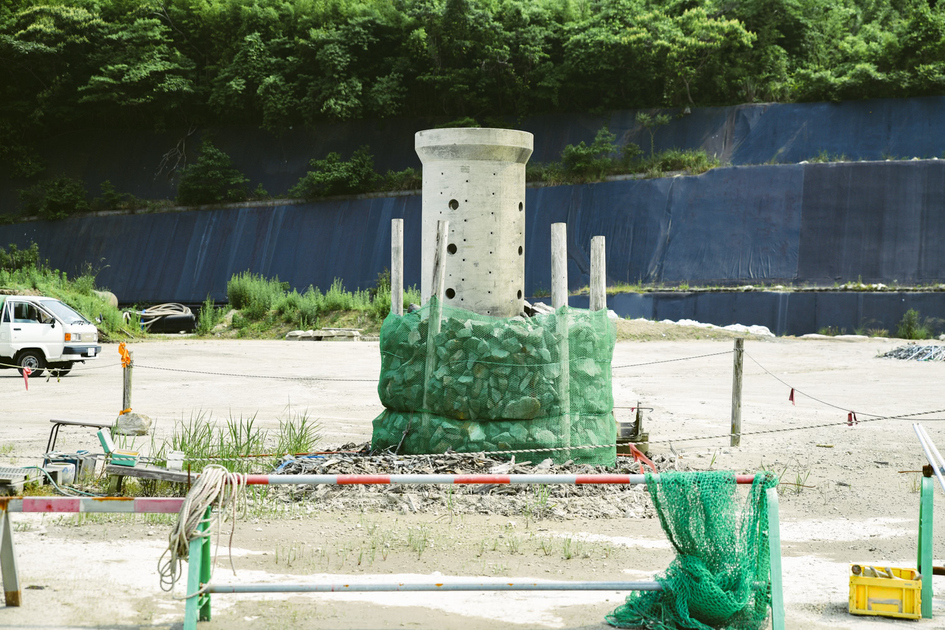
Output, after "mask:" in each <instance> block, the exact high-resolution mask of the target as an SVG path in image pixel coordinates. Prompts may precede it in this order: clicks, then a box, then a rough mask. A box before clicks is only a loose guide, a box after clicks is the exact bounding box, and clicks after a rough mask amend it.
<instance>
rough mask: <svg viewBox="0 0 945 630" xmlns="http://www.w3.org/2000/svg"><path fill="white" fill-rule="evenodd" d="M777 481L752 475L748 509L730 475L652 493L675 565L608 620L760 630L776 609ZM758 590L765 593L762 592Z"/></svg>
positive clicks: (692, 477) (689, 476)
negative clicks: (770, 495)
mask: <svg viewBox="0 0 945 630" xmlns="http://www.w3.org/2000/svg"><path fill="white" fill-rule="evenodd" d="M777 483H778V481H777V479H776V478H775V477H774V476H773V475H769V474H759V475H755V482H754V483H753V484H752V486H751V491H750V492H749V494H748V497H747V499H746V500H745V502H744V504H741V503H740V502H739V500H738V496H737V490H736V485H735V475H734V473H731V472H699V473H694V472H686V473H680V472H666V473H660V475H659V482H655V481H653V476H652V475H650V474H647V488H648V489H649V491H650V496H651V497H652V498H653V504H654V505H655V507H656V512H657V514H658V515H659V519H660V523H661V524H662V526H663V531H664V532H666V536H667V537H668V538H669V541H670V542H671V543H672V545H673V547H674V548H675V549H676V559H675V560H673V562H672V564H670V565H669V567H668V568H667V569H666V571H665V572H664V573H663V574H661V575H658V576H657V577H656V581H657V582H659V583H660V584H661V585H662V586H663V590H661V591H646V592H635V593H633V594H631V595H630V596H629V597H627V601H626V603H624V604H623V605H622V606H620V607H618V608H617V609H616V610H614V611H613V612H612V613H611V614H610V615H608V616H607V622H608V623H609V624H611V625H612V626H617V627H619V628H637V627H645V628H655V629H659V630H669V629H675V628H696V629H698V630H710V629H712V628H727V629H731V630H757V629H758V628H761V627H762V626H763V625H764V623H765V619H766V617H767V614H768V606H769V605H770V604H771V593H770V590H769V588H768V587H767V585H768V584H769V583H770V577H771V567H770V558H769V555H768V504H767V497H766V494H765V490H767V489H768V488H773V487H776V486H777ZM757 585H763V586H762V587H761V588H758V587H757Z"/></svg>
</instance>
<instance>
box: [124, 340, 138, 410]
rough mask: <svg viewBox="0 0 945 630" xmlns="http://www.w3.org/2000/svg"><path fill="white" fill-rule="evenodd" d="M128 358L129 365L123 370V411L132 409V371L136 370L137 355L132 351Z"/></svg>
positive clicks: (129, 352)
mask: <svg viewBox="0 0 945 630" xmlns="http://www.w3.org/2000/svg"><path fill="white" fill-rule="evenodd" d="M128 356H129V357H130V359H129V361H128V365H126V366H124V369H123V370H122V394H121V408H122V411H124V410H125V409H131V370H132V369H134V359H135V353H134V351H132V350H129V351H128Z"/></svg>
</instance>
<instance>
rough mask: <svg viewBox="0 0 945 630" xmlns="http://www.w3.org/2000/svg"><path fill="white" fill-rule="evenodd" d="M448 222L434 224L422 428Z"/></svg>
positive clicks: (425, 418)
mask: <svg viewBox="0 0 945 630" xmlns="http://www.w3.org/2000/svg"><path fill="white" fill-rule="evenodd" d="M449 227H450V222H449V221H437V222H436V243H435V245H434V247H435V248H436V249H435V250H434V253H433V285H432V286H431V287H430V296H431V297H430V316H429V317H430V318H429V321H428V323H427V338H426V339H425V340H424V341H425V342H426V344H427V360H426V366H425V369H424V372H423V427H424V429H427V428H428V427H429V425H430V422H431V418H430V412H429V409H430V405H429V398H428V396H429V384H430V380H431V379H432V378H433V368H434V367H435V366H436V344H435V343H434V338H435V337H436V336H437V335H438V334H439V333H440V318H441V315H442V313H443V292H444V291H445V290H446V286H445V285H446V283H445V281H444V280H445V278H446V241H447V238H448V237H449Z"/></svg>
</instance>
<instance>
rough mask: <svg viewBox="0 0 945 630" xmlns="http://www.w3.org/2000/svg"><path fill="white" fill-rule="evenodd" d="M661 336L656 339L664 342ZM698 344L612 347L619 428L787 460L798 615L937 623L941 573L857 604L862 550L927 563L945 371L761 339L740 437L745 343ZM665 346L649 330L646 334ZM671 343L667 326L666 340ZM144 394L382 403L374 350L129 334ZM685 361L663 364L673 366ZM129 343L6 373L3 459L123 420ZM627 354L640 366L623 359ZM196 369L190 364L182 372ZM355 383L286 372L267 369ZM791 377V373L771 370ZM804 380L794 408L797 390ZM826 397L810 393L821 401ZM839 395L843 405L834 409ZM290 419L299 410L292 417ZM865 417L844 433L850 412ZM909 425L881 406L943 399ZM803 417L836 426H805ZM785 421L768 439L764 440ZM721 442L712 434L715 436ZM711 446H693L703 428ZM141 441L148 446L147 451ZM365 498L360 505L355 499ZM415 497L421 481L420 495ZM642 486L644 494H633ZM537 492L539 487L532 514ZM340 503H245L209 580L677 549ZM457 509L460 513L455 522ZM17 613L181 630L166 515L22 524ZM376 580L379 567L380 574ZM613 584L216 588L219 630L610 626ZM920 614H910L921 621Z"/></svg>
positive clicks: (137, 386)
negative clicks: (59, 373) (547, 589)
mask: <svg viewBox="0 0 945 630" xmlns="http://www.w3.org/2000/svg"><path fill="white" fill-rule="evenodd" d="M660 334H662V333H660ZM683 336H684V337H685V338H683V339H679V337H678V336H677V337H675V338H674V339H675V340H667V341H662V340H654V341H647V342H631V341H626V342H621V343H619V344H618V345H617V349H616V352H615V357H614V362H613V365H614V366H615V369H614V377H615V378H614V398H615V405H616V406H617V407H618V409H617V415H618V419H621V420H629V419H631V411H630V410H629V409H624V407H631V406H634V405H636V404H637V403H638V402H639V403H640V404H641V405H642V406H644V407H652V408H653V411H652V412H649V417H648V422H647V427H646V428H647V429H648V431H649V433H650V438H651V441H652V446H651V448H652V451H653V452H654V453H663V454H667V455H671V454H673V453H675V455H676V456H677V458H678V459H677V461H678V464H679V465H680V466H681V467H684V468H689V469H709V468H714V469H731V470H735V471H739V472H755V471H758V470H760V469H762V468H765V469H768V470H774V471H775V472H776V473H778V474H779V475H780V477H781V479H782V481H784V482H790V483H791V484H800V486H798V485H785V486H783V487H782V491H781V531H782V539H783V556H784V560H783V562H784V580H785V587H784V588H785V600H786V608H787V627H788V628H849V629H851V630H852V629H859V628H863V629H865V630H868V629H872V628H894V627H903V625H905V626H907V627H921V628H945V578H937V580H936V583H935V598H934V600H933V612H934V615H935V617H934V618H933V619H930V620H920V621H918V622H905V621H895V620H888V619H879V618H875V619H874V618H868V617H854V616H851V615H849V614H848V613H847V597H848V576H849V565H850V564H851V563H853V562H863V563H870V564H881V565H884V566H885V565H889V566H902V567H907V566H915V556H916V537H917V516H918V508H919V495H918V493H917V483H918V481H917V479H918V477H917V475H916V474H914V473H905V474H900V473H899V471H915V470H918V469H919V468H920V467H921V465H922V464H923V463H924V457H923V455H922V452H921V449H920V447H919V444H918V441H917V439H916V437H915V434H914V433H913V429H912V423H913V422H915V421H920V422H922V423H923V424H924V426H926V428H927V429H928V432H929V434H930V435H931V436H932V438H933V440H934V441H936V443H937V444H938V445H939V447H940V449H943V448H945V396H943V394H942V392H943V388H942V383H943V381H945V363H915V362H901V361H895V360H888V359H880V358H877V354H879V353H881V352H884V351H886V350H889V349H891V348H893V347H896V346H898V345H900V344H901V343H902V342H898V341H894V340H884V339H871V340H858V341H853V340H842V339H829V340H802V339H777V340H755V339H752V340H748V341H746V343H745V350H746V357H745V370H744V372H745V380H744V392H743V403H742V406H743V410H742V422H743V432H744V435H743V437H742V440H741V446H739V447H730V446H729V445H728V444H729V442H728V438H727V437H718V436H725V435H726V434H727V433H728V430H729V414H730V408H731V391H732V354H731V353H730V352H729V351H730V350H731V349H732V345H733V344H732V341H731V340H730V339H724V338H723V339H717V338H709V339H705V338H700V337H699V333H698V332H691V333H686V334H685V335H683ZM651 338H652V336H651ZM657 339H659V337H657ZM132 350H133V351H134V355H135V362H136V368H135V371H134V389H133V398H132V407H133V408H134V409H135V410H136V411H140V412H142V413H146V414H149V415H151V416H152V417H154V418H155V419H156V420H157V426H156V434H157V436H158V437H160V436H163V435H167V434H169V433H170V432H171V431H172V430H173V427H174V423H175V422H179V421H182V420H183V421H189V420H190V419H192V418H197V417H203V418H209V419H212V420H219V421H223V420H225V419H226V418H237V417H243V418H246V417H253V416H255V418H256V422H257V423H259V425H260V426H262V427H265V428H268V429H270V430H273V431H274V430H277V429H278V420H279V418H280V416H281V417H285V414H287V413H290V412H291V413H302V412H305V413H307V414H308V416H309V417H310V418H314V419H318V421H319V423H320V425H321V433H322V444H324V445H325V446H330V445H340V444H342V443H345V442H364V441H366V440H368V439H370V435H371V420H372V419H373V418H374V417H375V416H376V415H377V414H378V413H380V411H381V406H380V403H379V401H378V398H377V393H376V383H375V380H374V379H375V378H376V376H377V373H378V369H379V364H380V359H379V355H378V345H377V343H376V342H360V343H315V342H294V343H293V342H283V341H236V340H229V341H200V340H193V339H186V338H182V339H174V340H165V341H157V342H146V343H138V344H134V345H133V346H132ZM716 353H725V354H719V355H717V356H708V357H703V358H698V359H689V360H682V361H676V362H667V363H654V362H658V361H666V360H668V359H686V358H688V357H697V356H701V355H715V354H716ZM118 363H119V356H118V350H117V346H114V345H109V346H106V347H105V349H104V352H103V355H102V357H100V358H99V359H97V360H96V361H94V362H90V363H89V364H88V365H86V366H80V367H78V368H77V369H76V370H75V371H74V372H73V373H72V374H70V375H69V376H67V377H65V378H63V379H61V380H60V381H58V382H57V381H56V380H55V379H51V380H49V381H48V382H47V381H46V380H45V379H32V380H31V382H30V387H29V391H26V389H25V387H24V383H23V379H22V378H21V377H20V376H18V375H17V374H16V372H13V371H9V370H7V371H0V401H2V403H0V418H2V420H3V421H2V422H0V455H2V457H3V460H2V461H3V462H4V464H3V465H9V464H15V465H30V464H35V463H38V460H37V458H38V456H39V455H40V453H42V451H43V450H44V448H45V445H46V439H47V435H48V430H49V427H50V424H49V420H50V419H51V418H75V419H79V418H82V419H89V420H98V421H109V420H112V419H113V418H114V417H115V416H116V415H117V413H118V411H119V410H120V408H121V400H122V398H121V395H122V391H121V382H122V375H121V368H120V367H119V364H118ZM622 366H629V367H622ZM184 370H187V371H184ZM274 376H279V377H298V378H302V377H307V378H310V379H311V378H314V377H321V378H326V379H350V380H296V381H292V380H282V379H275V378H267V377H274ZM778 379H780V381H783V383H782V382H780V381H779V380H778ZM791 387H794V388H796V391H795V401H796V405H795V404H792V403H791V402H789V400H788V396H789V393H790V388H791ZM815 399H816V400H815ZM825 403H829V405H834V406H835V407H833V406H829V405H828V404H825ZM287 409H288V410H290V411H287ZM849 410H852V411H856V412H857V418H858V419H859V420H860V422H859V424H857V425H855V426H852V427H851V426H847V425H846V420H847V411H849ZM936 410H938V413H931V414H928V415H925V416H916V417H915V418H906V419H890V420H878V421H876V420H874V421H871V420H872V417H871V416H870V415H868V414H874V415H875V416H886V415H900V414H914V413H921V412H929V411H936ZM809 425H831V426H821V427H819V428H814V429H809V428H805V427H808V426H809ZM775 430H777V431H779V432H772V433H755V432H764V431H775ZM713 436H715V437H713ZM693 438H699V439H693ZM137 446H138V447H145V446H146V444H144V443H139V444H138V445H137ZM60 448H68V449H74V448H88V449H90V450H95V441H94V434H92V433H91V432H90V431H83V430H79V429H73V430H69V429H64V430H63V433H62V437H61V442H60ZM351 490H352V493H353V494H352V496H353V497H355V498H356V497H357V494H356V493H357V492H358V491H357V490H356V489H351ZM940 490H941V489H940V488H939V490H938V491H937V496H936V507H935V512H934V513H935V520H936V521H937V523H936V529H935V543H934V550H935V555H936V564H945V561H943V556H945V547H943V542H945V530H943V527H942V525H941V523H943V522H945V521H943V516H945V508H943V505H945V501H943V499H942V495H941V493H940ZM416 492H417V494H418V495H420V496H423V493H424V492H425V490H424V489H423V488H418V489H417V490H416ZM641 496H642V495H641ZM540 500H541V497H540V495H537V494H536V498H535V501H536V505H537V502H539V501H540ZM365 505H367V506H368V507H365V508H363V509H357V508H354V509H348V510H338V509H331V508H330V506H328V505H327V504H325V503H323V504H320V502H319V501H318V500H314V501H312V500H309V501H305V502H302V503H286V504H284V505H281V506H277V508H268V509H258V510H254V511H253V512H252V513H251V515H250V517H249V518H248V520H246V521H240V522H238V523H237V524H236V527H235V538H234V548H233V556H234V564H235V567H236V571H237V575H236V576H235V577H234V576H233V573H232V571H230V569H229V564H228V562H227V561H226V560H225V547H224V548H222V549H221V556H220V560H219V562H218V565H217V568H216V572H215V575H214V581H220V582H235V583H244V582H257V581H271V582H280V581H282V582H302V581H311V580H324V581H331V582H344V581H347V580H349V579H350V578H349V576H362V577H359V578H358V579H359V580H367V579H371V580H378V579H381V580H384V581H411V580H413V581H423V580H425V581H429V580H431V577H430V576H435V577H436V579H437V581H446V580H449V579H456V578H462V577H466V578H467V579H468V578H473V577H474V578H481V579H483V580H486V579H489V580H495V579H499V578H502V577H513V578H518V579H529V580H531V579H535V580H542V579H568V580H582V579H584V580H648V579H650V577H651V576H652V575H653V574H654V573H657V572H659V571H660V570H662V569H663V568H665V567H666V566H667V564H668V563H669V562H670V560H671V559H672V553H671V550H670V547H669V545H668V543H667V542H666V539H665V537H664V536H663V533H662V531H661V529H660V527H659V523H658V522H657V521H656V520H655V519H653V518H647V517H646V516H645V515H642V516H641V514H640V513H639V512H629V511H628V513H627V514H626V515H624V516H623V517H618V518H591V517H587V516H581V517H579V518H569V517H567V516H565V517H560V516H559V517H545V518H539V517H538V516H537V515H536V513H535V512H534V511H531V510H524V509H523V511H522V513H521V514H520V515H514V514H513V515H511V516H510V515H503V516H498V515H489V514H479V513H473V512H470V513H461V514H460V513H456V512H455V511H451V509H450V506H449V505H448V502H446V501H444V502H443V505H442V509H432V510H431V509H426V510H421V511H418V512H417V513H413V512H411V511H409V510H396V509H395V510H377V509H376V508H375V507H373V504H365ZM451 512H452V513H451ZM13 519H14V523H15V533H14V537H15V540H16V545H17V554H18V564H19V571H20V576H21V580H22V583H23V585H24V587H25V589H26V590H24V593H23V595H24V597H23V606H22V607H20V608H4V609H0V627H4V628H7V627H9V628H57V629H58V628H73V627H105V628H113V629H116V630H125V629H131V628H174V627H179V625H180V622H181V620H182V613H183V603H182V602H181V601H180V600H179V599H176V597H179V596H180V595H181V594H182V593H183V589H182V588H181V586H178V588H177V589H176V590H175V593H174V594H168V593H164V592H162V591H161V590H160V588H159V585H158V575H157V570H156V566H157V562H158V558H159V557H160V555H161V552H162V550H163V549H164V547H165V545H166V539H167V534H168V532H169V531H170V527H171V522H172V521H171V519H170V517H155V516H148V517H143V516H142V517H138V518H137V519H131V518H128V517H107V518H106V517H101V516H98V517H87V516H84V515H80V516H78V517H77V516H75V515H61V516H60V515H46V516H40V515H20V514H16V515H14V516H13ZM368 576H380V577H368ZM625 595H626V594H620V593H593V592H589V593H536V594H529V593H516V594H498V593H455V594H442V595H433V596H431V595H429V594H410V593H389V594H353V593H349V594H331V595H285V594H277V595H266V596H262V595H252V596H238V595H216V596H214V599H213V621H211V622H209V623H205V624H201V625H202V627H204V628H206V629H207V630H212V629H214V628H276V627H312V628H314V627H319V628H362V629H363V628H463V629H464V630H478V629H485V628H499V627H501V628H505V627H522V628H566V629H578V628H581V629H585V628H594V629H598V628H601V629H602V628H606V627H608V626H606V625H605V624H604V617H605V615H606V614H607V613H608V612H610V611H611V610H613V608H614V607H616V606H617V605H618V604H619V603H621V602H622V601H623V598H624V597H625ZM911 624H914V625H911Z"/></svg>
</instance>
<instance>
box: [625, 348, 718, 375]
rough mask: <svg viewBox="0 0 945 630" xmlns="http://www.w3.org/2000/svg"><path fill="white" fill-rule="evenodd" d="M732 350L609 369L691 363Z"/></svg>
mask: <svg viewBox="0 0 945 630" xmlns="http://www.w3.org/2000/svg"><path fill="white" fill-rule="evenodd" d="M733 352H735V351H734V350H726V351H724V352H713V353H711V354H699V355H696V356H693V357H680V358H678V359H664V360H662V361H649V362H647V363H632V364H629V365H614V366H612V367H611V368H610V369H612V370H620V369H623V368H632V367H644V366H647V365H659V364H660V363H676V362H677V361H692V360H693V359H705V358H707V357H720V356H723V355H726V354H732V353H733Z"/></svg>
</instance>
